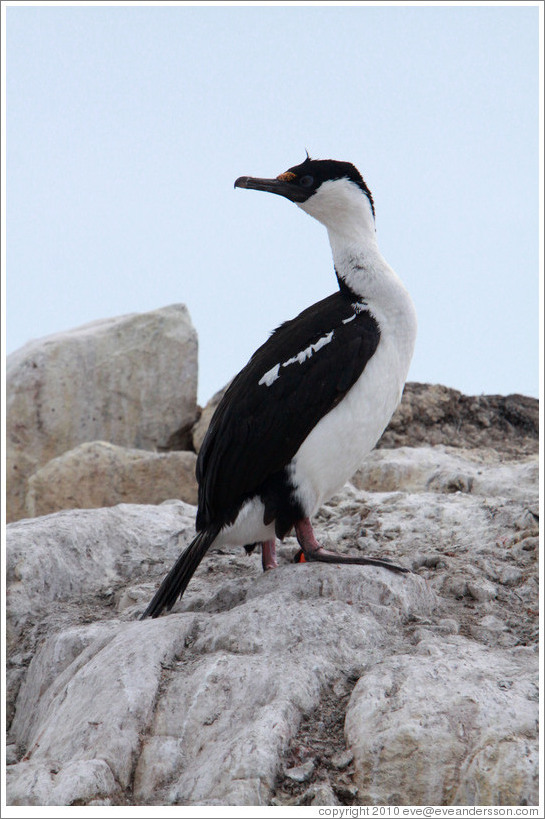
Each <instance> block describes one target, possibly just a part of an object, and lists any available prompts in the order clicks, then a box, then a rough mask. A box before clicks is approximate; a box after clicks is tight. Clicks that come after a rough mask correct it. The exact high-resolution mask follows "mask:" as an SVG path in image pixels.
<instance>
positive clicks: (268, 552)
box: [261, 540, 278, 572]
mask: <svg viewBox="0 0 545 819" xmlns="http://www.w3.org/2000/svg"><path fill="white" fill-rule="evenodd" d="M261 565H262V566H263V571H264V572H266V571H267V569H276V568H277V566H278V563H277V562H276V542H275V541H274V540H265V541H263V543H262V544H261Z"/></svg>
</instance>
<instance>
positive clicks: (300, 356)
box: [282, 330, 334, 367]
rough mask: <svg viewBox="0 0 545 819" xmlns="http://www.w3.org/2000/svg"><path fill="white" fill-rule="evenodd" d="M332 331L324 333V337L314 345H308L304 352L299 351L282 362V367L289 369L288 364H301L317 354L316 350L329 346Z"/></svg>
mask: <svg viewBox="0 0 545 819" xmlns="http://www.w3.org/2000/svg"><path fill="white" fill-rule="evenodd" d="M333 332H334V331H333V330H331V332H330V333H326V335H325V336H322V337H321V338H319V339H318V341H317V342H316V343H315V344H309V345H308V347H305V349H304V350H301V352H300V353H297V355H294V356H293V357H292V358H288V360H287V361H284V363H283V364H282V366H283V367H289V365H290V364H296V363H299V364H302V363H303V362H304V361H306V360H307V358H310V357H311V356H312V355H313V354H314V353H317V352H318V350H321V349H322V347H325V345H326V344H329V342H330V341H331V339H332V338H333Z"/></svg>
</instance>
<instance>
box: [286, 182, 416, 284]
mask: <svg viewBox="0 0 545 819" xmlns="http://www.w3.org/2000/svg"><path fill="white" fill-rule="evenodd" d="M299 207H300V208H302V209H303V210H304V211H306V212H307V213H308V214H310V216H313V217H314V218H315V219H318V221H319V222H322V224H324V225H325V226H326V228H327V231H328V234H329V242H330V245H331V251H332V254H333V262H334V264H335V269H336V271H337V274H338V275H339V276H340V278H341V279H343V281H344V282H345V283H346V284H347V286H348V287H349V288H350V289H351V290H352V291H353V292H354V293H355V294H356V295H357V296H360V297H363V298H369V299H377V298H378V299H381V297H387V298H391V290H392V288H394V289H396V288H398V287H401V288H402V289H403V290H404V288H403V285H402V284H401V281H400V280H399V279H398V277H397V276H396V274H395V273H394V271H393V270H392V269H391V267H390V266H389V265H388V264H387V262H386V260H385V259H384V257H383V256H382V254H381V252H380V250H379V248H378V244H377V239H376V232H375V220H374V218H373V211H372V208H371V203H370V201H369V199H368V198H367V196H366V195H365V193H364V192H363V191H362V190H361V188H359V187H358V185H356V184H355V183H354V182H351V181H350V180H349V179H334V180H331V181H328V182H324V183H323V184H322V185H321V186H320V188H319V190H318V191H317V192H316V193H315V194H314V196H312V197H311V198H310V199H308V200H307V201H306V202H303V203H302V204H300V205H299Z"/></svg>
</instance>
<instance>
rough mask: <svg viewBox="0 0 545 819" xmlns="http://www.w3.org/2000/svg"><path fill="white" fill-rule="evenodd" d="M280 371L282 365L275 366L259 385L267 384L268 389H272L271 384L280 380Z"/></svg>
mask: <svg viewBox="0 0 545 819" xmlns="http://www.w3.org/2000/svg"><path fill="white" fill-rule="evenodd" d="M279 369H280V364H275V365H274V367H273V368H272V369H270V370H267V372H266V373H265V375H264V376H263V378H261V379H260V380H259V381H258V382H257V383H258V384H259V385H261V384H265V385H266V386H267V387H270V386H271V384H274V382H275V381H276V379H277V378H278V370H279Z"/></svg>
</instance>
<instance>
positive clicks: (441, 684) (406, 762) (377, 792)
mask: <svg viewBox="0 0 545 819" xmlns="http://www.w3.org/2000/svg"><path fill="white" fill-rule="evenodd" d="M520 659H521V658H520V657H517V655H516V654H512V653H509V652H503V651H502V652H500V651H497V650H491V649H488V648H486V647H484V646H480V645H477V644H471V643H470V642H468V641H467V640H465V639H464V638H462V637H450V638H449V639H448V640H446V639H444V638H443V639H441V640H438V639H437V638H432V639H431V640H430V641H429V643H427V644H426V645H425V646H424V650H422V648H421V650H420V651H419V652H418V654H416V655H398V656H396V657H388V658H386V659H385V660H383V661H382V662H379V663H378V664H377V665H375V666H374V667H373V668H372V669H371V670H369V671H368V672H366V673H365V674H364V675H363V676H362V677H361V678H360V680H359V681H358V683H357V685H356V687H355V689H354V692H353V694H352V698H351V701H350V704H349V707H348V711H347V715H346V736H347V740H348V742H349V744H350V746H351V747H352V748H353V750H354V765H355V770H356V772H355V777H354V778H355V782H356V784H357V785H358V788H359V798H360V799H361V801H362V803H363V804H382V805H384V804H396V805H468V804H471V805H537V804H538V802H539V793H538V769H537V765H536V760H537V747H536V744H535V742H536V738H537V719H536V717H537V713H536V701H537V697H538V689H537V679H536V677H535V675H534V673H532V672H530V671H529V669H528V667H527V665H526V663H525V662H521V661H520ZM506 680H508V681H509V683H510V685H509V687H505V681H506ZM500 683H501V684H500ZM506 763H507V766H506V767H504V766H505V765H506ZM500 771H502V772H503V774H502V773H500ZM468 796H469V797H470V798H469V801H467V799H468Z"/></svg>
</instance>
